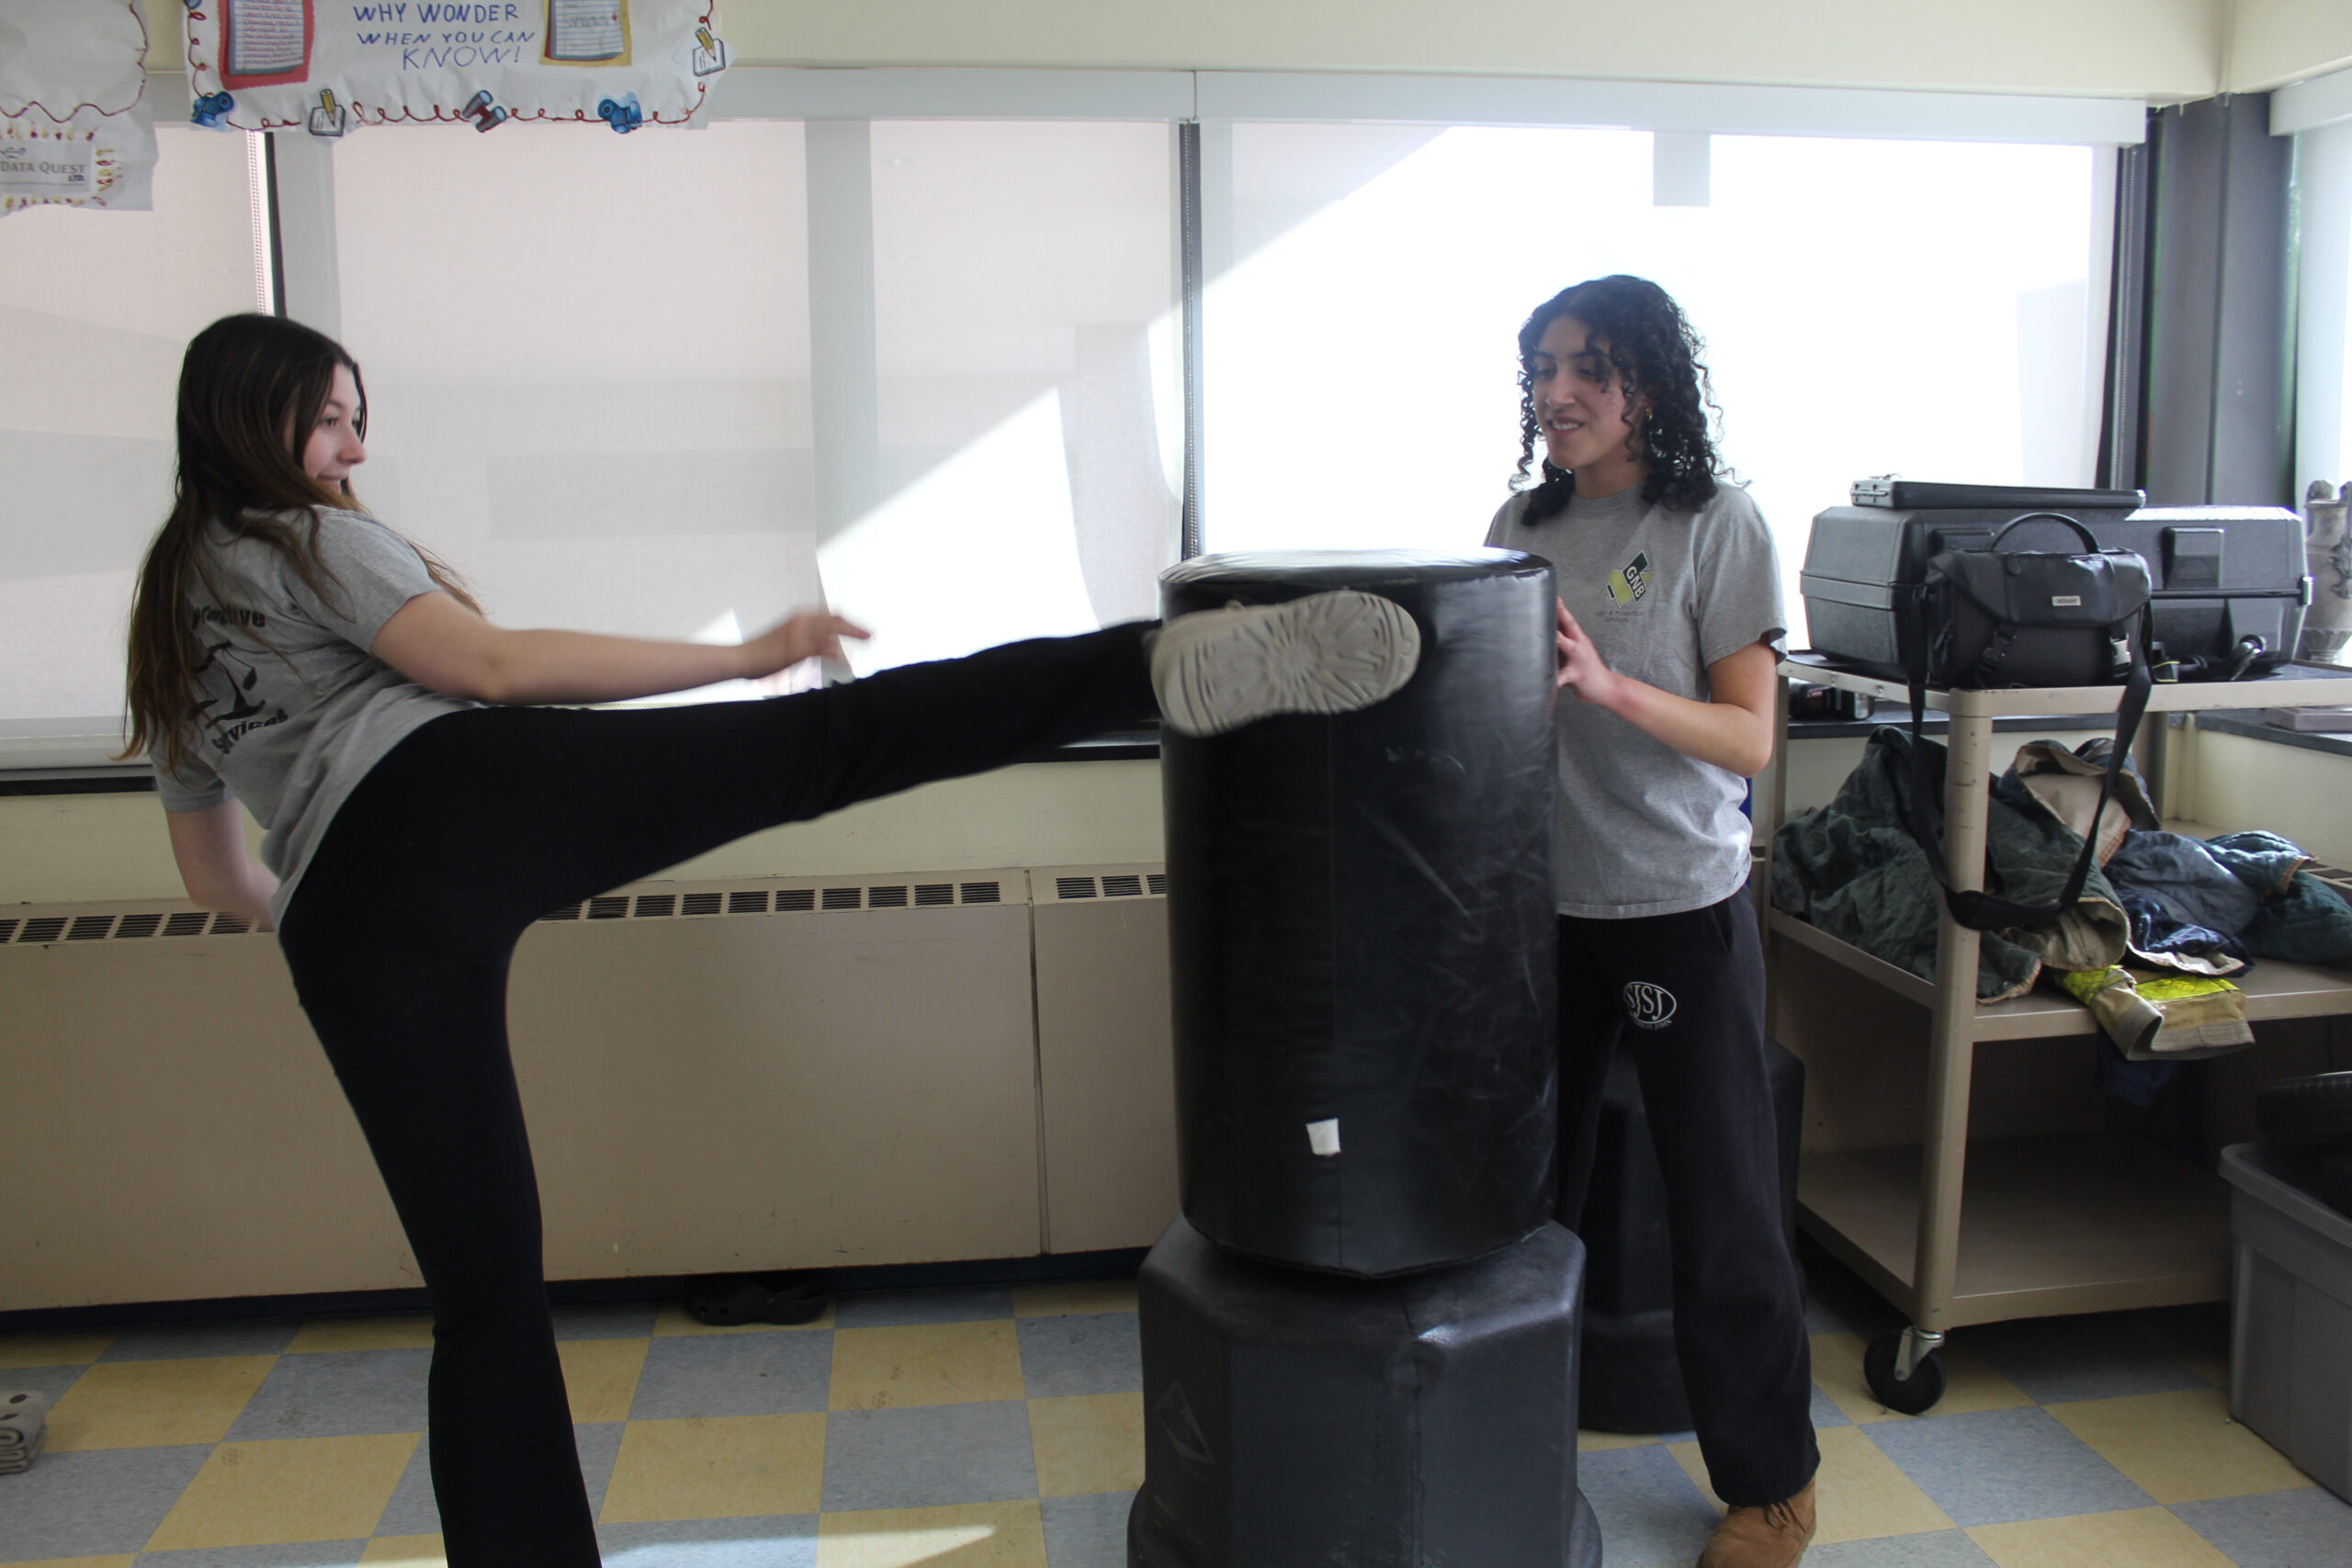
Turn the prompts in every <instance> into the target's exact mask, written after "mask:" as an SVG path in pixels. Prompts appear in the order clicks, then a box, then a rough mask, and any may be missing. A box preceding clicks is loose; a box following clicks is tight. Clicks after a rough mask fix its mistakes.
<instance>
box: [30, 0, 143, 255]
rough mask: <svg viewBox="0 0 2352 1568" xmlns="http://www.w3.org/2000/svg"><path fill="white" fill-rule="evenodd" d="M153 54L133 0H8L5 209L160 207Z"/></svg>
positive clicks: (125, 209)
mask: <svg viewBox="0 0 2352 1568" xmlns="http://www.w3.org/2000/svg"><path fill="white" fill-rule="evenodd" d="M146 54H147V24H146V21H145V19H144V18H143V17H141V15H140V11H139V6H137V5H136V4H135V0H0V215H5V214H7V213H10V212H16V211H20V210H22V209H25V208H28V207H60V206H62V207H103V208H111V209H118V210H123V211H134V212H143V211H146V210H147V209H150V208H151V207H153V197H152V196H151V195H150V191H151V189H152V186H153V175H154V170H155V125H154V120H153V118H152V117H151V116H150V114H149V112H148V108H147V101H146V96H145V95H146V88H147V73H146V68H145V59H146Z"/></svg>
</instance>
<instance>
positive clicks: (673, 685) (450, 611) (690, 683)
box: [373, 593, 866, 704]
mask: <svg viewBox="0 0 2352 1568" xmlns="http://www.w3.org/2000/svg"><path fill="white" fill-rule="evenodd" d="M865 635H866V634H865V632H864V631H862V630H860V629H859V628H858V627H856V626H852V625H851V624H850V623H849V622H847V621H845V620H842V618H841V617H840V616H839V615H795V616H793V617H792V618H791V619H790V620H788V621H786V622H784V623H782V624H781V625H779V626H774V627H771V628H770V629H769V630H767V631H765V632H763V633H762V634H761V635H760V636H758V637H753V638H752V640H751V641H749V642H747V643H744V644H742V645H741V646H740V647H736V648H712V647H707V646H705V645H703V644H701V643H692V642H652V641H648V640H645V639H642V638H639V637H599V636H596V635H594V634H593V633H589V632H558V631H509V630H507V629H506V628H505V627H503V626H492V624H491V623H490V622H488V621H486V620H484V619H482V618H481V616H480V615H475V614H474V613H473V612H472V611H471V610H469V609H467V608H466V607H465V606H464V605H463V604H458V602H457V601H456V600H455V599H452V598H450V597H449V596H448V595H447V594H446V593H420V594H418V595H417V596H416V597H415V598H413V599H412V600H410V601H409V602H408V603H407V604H403V605H401V607H400V608H399V609H398V610H397V611H395V612H393V614H392V617H391V619H390V620H388V621H386V622H385V623H384V625H383V628H382V629H381V630H380V631H379V632H378V633H377V634H376V646H375V648H374V649H373V651H374V653H375V655H376V657H377V658H379V659H380V660H383V661H384V662H385V663H387V664H389V665H390V666H391V667H392V668H393V669H395V670H397V671H400V672H401V674H403V675H405V676H407V677H408V678H409V679H410V680H412V681H413V682H416V683H417V684H418V685H420V686H424V687H427V688H429V689H431V690H433V691H435V692H439V693H441V694H444V695H446V696H452V697H470V698H472V699H474V700H475V701H477V702H485V703H516V704H521V703H609V702H620V701H623V700H625V699H627V698H629V697H650V696H657V695H659V694H662V693H663V692H684V691H689V690H691V689H693V688H694V687H696V686H707V685H710V684H712V683H713V682H719V681H735V680H749V681H755V680H758V679H760V678H761V677H763V676H766V675H773V674H775V673H776V672H777V671H780V670H788V669H790V668H791V667H792V666H794V665H796V664H797V663H799V662H800V661H801V660H804V659H818V658H830V659H838V658H840V657H841V639H842V638H843V637H865Z"/></svg>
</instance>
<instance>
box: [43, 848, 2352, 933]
mask: <svg viewBox="0 0 2352 1568" xmlns="http://www.w3.org/2000/svg"><path fill="white" fill-rule="evenodd" d="M2313 869H2315V870H2321V871H2325V870H2326V868H2324V867H2314V868H2313ZM2327 874H2329V875H2332V876H2336V877H2341V876H2343V875H2344V874H2343V873H2341V872H2328V873H2327ZM1054 886H1055V889H1056V892H1057V897H1062V898H1095V897H1102V898H1133V897H1140V896H1142V895H1143V894H1144V893H1146V892H1149V893H1150V894H1152V895H1155V896H1158V895H1162V894H1165V893H1166V892H1167V891H1168V878H1167V877H1166V876H1165V875H1162V874H1159V873H1158V872H1152V873H1148V874H1141V875H1133V874H1115V873H1114V874H1107V875H1103V876H1102V877H1099V878H1098V877H1094V876H1057V877H1056V878H1055V879H1054ZM1003 902H1005V889H1004V883H1003V882H1002V880H1001V879H999V878H995V877H990V878H988V879H986V880H976V881H972V882H917V883H904V882H891V883H878V884H874V885H870V886H869V885H865V884H860V885H858V886H838V887H822V888H819V887H781V888H777V889H775V891H774V892H770V891H769V890H768V889H766V888H733V889H710V890H706V891H703V892H696V893H636V894H630V893H607V894H604V895H602V896H600V897H594V898H590V899H588V900H586V901H585V902H584V903H579V904H566V905H564V906H563V907H562V908H560V909H552V910H549V911H548V913H547V914H545V915H542V916H540V917H539V919H540V920H541V922H542V923H545V922H548V921H555V920H582V919H588V920H627V919H640V920H641V919H674V918H678V917H682V916H695V917H711V916H724V915H766V914H778V915H789V914H806V913H809V912H812V911H816V910H819V909H824V910H842V909H938V908H954V907H956V905H959V904H962V905H970V904H1002V903H1003ZM275 929H276V928H275V927H273V926H271V925H270V924H269V923H268V922H266V921H265V922H262V923H261V924H258V925H256V924H255V923H254V922H253V921H251V920H248V919H246V918H245V917H243V915H232V914H230V913H228V912H227V911H225V910H209V909H175V910H140V911H134V912H132V913H129V914H111V913H110V914H86V915H31V916H17V915H11V916H6V917H0V946H8V945H15V946H18V947H22V946H25V945H27V944H28V943H49V942H125V941H138V940H141V939H142V938H148V937H158V936H160V937H183V936H257V935H266V934H267V933H269V932H270V931H274V930H275Z"/></svg>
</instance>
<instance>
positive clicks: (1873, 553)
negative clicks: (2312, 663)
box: [1802, 480, 2311, 680]
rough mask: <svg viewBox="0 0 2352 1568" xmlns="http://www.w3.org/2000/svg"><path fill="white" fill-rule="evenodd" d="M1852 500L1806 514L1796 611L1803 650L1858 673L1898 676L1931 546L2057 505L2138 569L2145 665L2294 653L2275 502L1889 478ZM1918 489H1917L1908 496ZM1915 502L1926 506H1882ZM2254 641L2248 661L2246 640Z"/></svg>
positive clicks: (2214, 669) (2299, 596) (2053, 532)
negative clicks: (2143, 579) (2204, 501)
mask: <svg viewBox="0 0 2352 1568" xmlns="http://www.w3.org/2000/svg"><path fill="white" fill-rule="evenodd" d="M1854 490H1855V499H1856V500H1857V501H1858V502H1865V504H1860V505H1854V506H1833V507H1831V508H1829V509H1828V510H1827V511H1826V512H1824V513H1821V514H1820V515H1819V516H1817V517H1815V519H1814V520H1813V535H1812V537H1811V538H1810V539H1809V540H1808V541H1807V543H1806V545H1805V552H1804V577H1803V579H1802V588H1803V592H1804V609H1805V618H1806V621H1807V623H1808V624H1809V625H1810V626H1811V628H1812V642H1813V649H1814V651H1815V652H1816V653H1821V654H1826V655H1827V656H1829V657H1830V658H1832V659H1836V660H1841V661H1843V662H1846V663H1849V664H1855V665H1859V666H1860V667H1862V668H1863V669H1865V670H1867V671H1870V672H1871V673H1873V674H1878V675H1883V676H1888V677H1891V678H1893V679H1895V680H1900V679H1902V678H1903V675H1904V671H1905V653H1906V652H1907V651H1908V649H1907V647H1906V645H1905V641H1904V633H1903V628H1904V626H1905V616H1904V615H1902V614H1901V613H1899V612H1900V610H1901V609H1902V608H1903V607H1905V606H1907V605H1908V604H1909V601H1910V597H1911V591H1912V590H1913V589H1914V588H1915V587H1917V584H1918V583H1919V581H1920V580H1921V579H1922V578H1923V577H1924V576H1925V575H1926V573H1927V570H1928V559H1929V558H1931V557H1933V556H1934V555H1935V554H1936V553H1937V552H1938V551H1939V550H1982V549H1986V548H1989V547H1991V545H1992V541H1993V536H1994V535H1996V534H1997V533H1999V532H2000V531H2001V529H2002V528H2004V527H2006V526H2007V525H2008V524H2010V523H2012V522H2014V521H2016V520H2017V519H2018V518H2020V517H2024V516H2028V515H2030V513H2037V512H2054V513H2063V514H2064V515H2065V516H2067V517H2071V518H2073V519H2075V521H2076V522H2078V523H2080V524H2082V525H2083V526H2085V527H2086V528H2088V529H2089V530H2090V531H2091V534H2092V536H2094V537H2095V538H2097V539H2098V544H2099V547H2100V548H2102V549H2124V550H2134V551H2137V552H2138V553H2139V555H2140V556H2141V557H2142V558H2143V559H2145V560H2146V561H2147V563H2148V578H2149V581H2150V584H2151V587H2152V588H2153V590H2154V592H2153V594H2152V596H2151V599H2150V603H2149V606H2148V613H2149V621H2150V629H2149V645H2150V646H2149V649H2148V658H2149V660H2150V662H2151V663H2154V664H2159V665H2161V664H2163V663H2165V662H2166V661H2168V660H2169V661H2175V662H2177V664H2178V665H2179V666H2180V670H2179V673H2180V674H2181V675H2182V676H2183V677H2185V678H2193V677H2196V676H2199V675H2220V674H2224V673H2235V674H2243V675H2261V674H2267V673H2268V672H2269V671H2271V670H2273V669H2275V668H2277V667H2278V665H2280V664H2282V663H2285V662H2286V661H2287V660H2290V659H2291V658H2292V657H2293V655H2294V650H2295V641H2296V639H2297V638H2298V637H2300V636H2301V634H2302V627H2303V612H2304V609H2305V608H2306V607H2307V606H2308V605H2309V604H2310V603H2311V579H2310V578H2308V577H2306V576H2304V575H2303V569H2304V560H2303V521H2302V519H2301V517H2300V516H2298V515H2297V514H2296V513H2292V512H2290V511H2289V510H2287V509H2286V508H2285V507H2278V506H2142V505H2140V504H2139V502H2140V500H2141V496H2140V493H2139V492H2138V491H2074V490H2030V489H2021V488H2018V487H2015V486H2002V487H1996V486H1990V485H1984V486H1979V485H1918V486H1913V485H1908V484H1904V483H1895V484H1888V483H1887V482H1885V481H1883V480H1881V481H1872V480H1865V481H1863V482H1862V483H1861V484H1858V485H1856V486H1855V487H1854ZM1909 491H1919V492H1924V493H1920V494H1917V495H1914V494H1911V493H1906V492H1909ZM1903 501H1917V502H1931V504H1914V505H1909V506H1904V505H1890V504H1887V502H1903ZM2080 547H2081V541H2080V540H2079V539H2077V538H2076V537H2075V535H2074V532H2073V530H2071V529H2069V528H2067V527H2066V526H2065V525H2064V524H2062V523H2058V522H2055V521H2049V522H2038V523H2031V524H2028V525H2026V526H2024V527H2022V528H2019V529H2018V530H2017V531H2016V532H2015V533H2013V534H2011V535H2009V536H2008V537H2007V538H2006V539H2004V540H2003V541H2002V542H2001V548H2002V549H2003V550H2005V551H2006V550H2050V549H2066V550H2074V549H2078V548H2080ZM2250 638H2252V639H2259V643H2260V647H2259V650H2258V651H2256V652H2254V653H2252V655H2251V656H2250V657H2249V656H2248V655H2247V654H2246V653H2245V649H2244V646H2243V645H2245V643H2246V642H2247V640H2248V639H2250Z"/></svg>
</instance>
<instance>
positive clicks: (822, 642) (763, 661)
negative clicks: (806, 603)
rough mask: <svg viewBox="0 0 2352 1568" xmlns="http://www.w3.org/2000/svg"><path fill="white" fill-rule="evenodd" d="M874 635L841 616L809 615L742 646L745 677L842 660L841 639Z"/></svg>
mask: <svg viewBox="0 0 2352 1568" xmlns="http://www.w3.org/2000/svg"><path fill="white" fill-rule="evenodd" d="M873 635H874V634H873V633H872V632H869V631H867V630H866V629H865V627H864V626H858V625H856V624H854V623H853V622H850V621H845V620H843V619H842V617H841V616H839V615H826V614H824V613H823V612H821V611H814V610H812V611H809V612H806V613H804V614H802V615H795V616H793V617H792V618H791V619H789V620H786V621H783V622H780V623H778V624H777V625H775V626H771V627H769V628H768V629H767V630H766V631H763V632H762V633H761V634H760V635H759V636H757V637H753V638H752V640H751V641H749V642H747V643H745V644H744V645H743V662H744V668H743V674H744V676H745V677H746V678H747V679H750V680H754V681H756V680H759V679H760V678H762V677H763V676H767V675H773V674H775V673H776V672H777V671H783V670H789V669H791V668H792V667H793V666H794V665H796V664H798V663H800V662H802V661H803V660H810V659H829V660H842V658H843V657H844V656H843V655H842V638H843V637H859V638H865V637H872V636H873Z"/></svg>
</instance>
